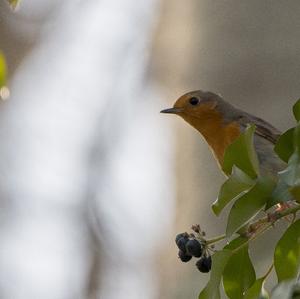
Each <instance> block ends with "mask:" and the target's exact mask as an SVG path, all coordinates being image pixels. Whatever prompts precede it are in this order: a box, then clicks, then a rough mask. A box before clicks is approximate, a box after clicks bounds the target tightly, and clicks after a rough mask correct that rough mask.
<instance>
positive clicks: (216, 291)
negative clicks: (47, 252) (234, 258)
mask: <svg viewBox="0 0 300 299" xmlns="http://www.w3.org/2000/svg"><path fill="white" fill-rule="evenodd" d="M231 254H232V252H231V251H230V250H226V249H223V250H221V251H218V252H216V253H215V254H214V255H213V256H212V269H211V274H210V280H209V282H208V283H207V285H206V287H205V288H204V289H203V290H202V291H201V293H200V295H199V299H219V298H220V283H221V278H222V274H223V271H224V268H225V266H226V264H227V262H228V260H229V258H230V256H231Z"/></svg>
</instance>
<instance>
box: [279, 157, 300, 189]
mask: <svg viewBox="0 0 300 299" xmlns="http://www.w3.org/2000/svg"><path fill="white" fill-rule="evenodd" d="M278 175H279V178H280V179H281V180H283V181H284V182H285V183H286V184H287V185H288V186H294V185H299V184H300V156H299V155H298V152H295V153H294V154H293V155H292V156H291V158H290V160H289V163H288V167H287V168H286V169H284V170H283V171H281V172H279V174H278Z"/></svg>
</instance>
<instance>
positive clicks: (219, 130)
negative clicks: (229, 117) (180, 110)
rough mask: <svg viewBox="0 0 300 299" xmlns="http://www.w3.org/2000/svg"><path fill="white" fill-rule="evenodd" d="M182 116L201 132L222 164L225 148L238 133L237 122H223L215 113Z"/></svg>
mask: <svg viewBox="0 0 300 299" xmlns="http://www.w3.org/2000/svg"><path fill="white" fill-rule="evenodd" d="M183 118H184V120H185V121H187V122H188V123H189V124H190V125H192V126H193V127H194V128H195V129H196V130H198V131H199V132H200V133H201V134H202V136H203V137H204V138H205V140H206V142H207V143H208V145H209V146H210V148H211V149H212V151H213V153H214V156H215V157H216V159H217V160H218V162H219V164H220V165H221V166H222V165H223V159H224V154H225V151H226V148H227V147H228V146H229V145H230V144H231V143H232V142H233V141H234V140H235V139H236V138H237V137H238V136H239V135H240V132H241V131H240V126H239V124H238V123H237V122H231V123H228V124H225V123H224V122H223V121H222V119H221V117H219V115H217V114H216V115H214V114H212V115H207V117H205V118H198V117H190V116H189V117H184V116H183Z"/></svg>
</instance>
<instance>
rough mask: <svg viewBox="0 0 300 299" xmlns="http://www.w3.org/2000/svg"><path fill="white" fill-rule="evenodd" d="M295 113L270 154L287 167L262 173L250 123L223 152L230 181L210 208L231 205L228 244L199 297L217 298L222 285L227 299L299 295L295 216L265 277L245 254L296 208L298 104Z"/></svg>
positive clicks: (299, 229)
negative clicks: (270, 280)
mask: <svg viewBox="0 0 300 299" xmlns="http://www.w3.org/2000/svg"><path fill="white" fill-rule="evenodd" d="M293 113H294V117H295V119H296V121H297V124H296V126H295V127H293V128H291V129H289V130H288V131H286V132H285V133H283V134H282V135H281V136H280V138H279V139H278V142H277V143H276V145H275V147H274V155H275V153H276V154H277V155H278V159H281V160H282V161H284V162H286V163H287V166H286V168H285V169H284V170H283V171H281V172H279V173H278V174H277V175H275V176H272V177H271V176H268V175H262V174H261V171H260V165H259V161H258V158H257V154H256V151H255V148H254V138H255V137H254V136H255V135H254V134H255V125H253V124H249V126H248V127H247V129H246V130H245V131H244V132H243V133H242V134H241V135H240V137H239V138H237V139H236V141H234V142H233V143H232V144H231V145H230V146H229V147H228V149H227V150H226V153H225V157H224V164H223V171H224V172H225V174H227V176H228V179H227V180H226V181H225V183H224V184H223V185H222V187H221V189H220V192H219V196H218V198H217V200H216V201H215V202H214V203H213V205H212V209H213V212H214V213H215V214H216V215H217V216H218V215H220V214H221V213H222V211H223V209H224V208H225V207H226V206H227V205H228V204H229V203H233V204H232V206H231V208H230V211H229V214H228V218H227V225H226V231H225V234H224V238H226V240H227V241H228V242H227V245H226V246H225V247H224V248H222V249H221V250H219V251H216V252H215V253H214V254H213V255H212V271H211V274H210V280H209V282H208V284H207V286H206V287H205V288H204V289H203V290H202V291H201V293H200V295H199V299H219V298H220V285H221V283H222V285H223V288H224V291H225V293H226V295H227V297H228V298H230V299H256V298H260V299H264V298H272V299H276V298H283V299H291V298H297V297H296V296H297V294H298V293H299V294H300V284H299V285H298V282H297V276H298V272H299V265H300V220H297V221H295V218H294V221H293V222H292V223H291V224H290V225H289V227H288V228H287V229H286V231H285V232H284V234H283V236H282V237H281V239H280V240H279V242H278V243H277V245H276V247H275V250H274V253H273V264H272V265H270V268H269V270H268V271H267V273H266V274H265V275H264V276H262V277H256V273H255V269H254V266H253V263H252V261H251V259H250V256H249V243H250V241H252V240H254V239H255V238H256V237H257V236H258V235H260V234H262V233H264V232H265V231H267V230H268V229H269V228H271V227H272V226H273V225H274V223H275V222H276V221H278V220H279V219H284V217H286V216H287V215H289V214H295V213H296V212H297V211H298V210H299V209H300V205H299V204H298V203H299V202H300V100H298V101H297V102H296V104H295V105H294V106H293ZM284 205H285V206H284ZM282 207H284V208H282ZM262 211H264V213H262ZM262 214H264V215H263V216H262ZM266 215H267V216H266ZM273 268H274V269H275V272H276V275H277V279H278V284H277V285H276V286H275V288H274V289H273V291H272V293H271V294H269V293H268V292H267V291H266V290H265V288H264V283H265V280H266V279H267V277H268V275H269V273H270V272H271V271H272V269H273ZM297 292H298V293H297ZM299 296H300V295H299ZM299 298H300V297H299Z"/></svg>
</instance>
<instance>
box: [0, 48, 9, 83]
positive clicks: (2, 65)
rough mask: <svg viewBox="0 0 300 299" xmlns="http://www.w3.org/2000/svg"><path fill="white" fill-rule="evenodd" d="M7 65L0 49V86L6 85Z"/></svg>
mask: <svg viewBox="0 0 300 299" xmlns="http://www.w3.org/2000/svg"><path fill="white" fill-rule="evenodd" d="M6 74H7V67H6V62H5V58H4V55H3V53H2V52H1V51H0V88H1V87H3V86H5V85H6Z"/></svg>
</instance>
